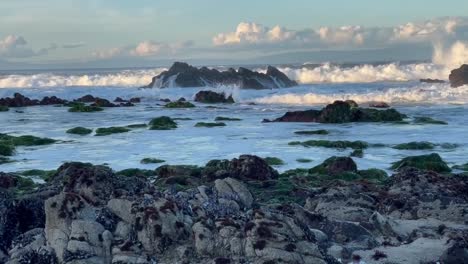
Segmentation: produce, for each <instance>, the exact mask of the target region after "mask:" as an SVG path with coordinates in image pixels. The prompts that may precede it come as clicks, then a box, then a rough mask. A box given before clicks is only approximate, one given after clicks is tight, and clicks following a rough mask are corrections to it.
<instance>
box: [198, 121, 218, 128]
mask: <svg viewBox="0 0 468 264" xmlns="http://www.w3.org/2000/svg"><path fill="white" fill-rule="evenodd" d="M224 126H226V124H225V123H222V122H216V123H208V122H198V123H196V124H195V127H224Z"/></svg>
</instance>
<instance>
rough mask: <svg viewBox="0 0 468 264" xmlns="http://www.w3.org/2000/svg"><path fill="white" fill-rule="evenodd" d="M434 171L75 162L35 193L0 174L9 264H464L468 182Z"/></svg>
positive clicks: (2, 250)
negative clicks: (117, 166)
mask: <svg viewBox="0 0 468 264" xmlns="http://www.w3.org/2000/svg"><path fill="white" fill-rule="evenodd" d="M431 160H433V159H432V157H419V158H418V159H414V160H413V162H408V160H405V161H402V162H401V163H400V164H399V166H398V167H397V168H395V169H396V171H395V174H394V175H393V176H391V177H388V176H387V175H386V173H385V172H383V171H379V170H358V168H357V166H356V164H355V163H354V161H353V160H352V159H351V158H349V157H332V158H330V159H328V160H326V161H325V162H324V163H322V164H321V165H319V166H316V167H314V168H311V169H309V170H303V169H300V170H292V171H287V172H285V173H281V174H280V173H278V172H277V171H276V170H275V169H273V168H272V167H270V166H269V165H268V163H267V162H266V161H265V160H263V159H261V158H259V157H256V156H252V155H242V156H240V157H239V158H236V159H233V160H212V161H210V162H208V163H207V164H206V165H205V166H203V167H197V166H184V165H176V166H171V165H163V166H160V167H158V168H157V169H155V170H154V171H142V170H133V171H120V172H115V171H113V170H111V169H110V168H108V167H106V166H102V165H92V164H88V163H77V162H71V163H65V164H63V165H62V166H61V167H60V168H58V169H57V170H56V171H54V172H50V173H48V175H47V178H46V183H45V184H41V185H37V186H34V187H31V186H29V187H28V188H26V187H25V186H26V184H24V182H22V181H24V179H22V177H21V176H20V175H16V174H11V173H10V174H8V173H1V174H0V188H1V191H0V195H1V199H0V236H1V237H2V240H1V242H0V262H4V263H8V264H13V263H38V264H45V263H116V264H117V263H119V264H120V263H217V264H219V263H221V264H224V263H268V264H269V263H340V261H341V262H342V263H346V262H347V261H349V260H350V258H351V257H352V256H353V255H359V256H361V257H362V258H363V260H365V261H366V263H415V264H416V263H436V262H437V261H439V262H440V263H465V262H466V261H467V260H468V258H467V257H468V254H467V253H468V252H467V244H466V241H467V240H466V239H467V238H468V226H467V225H466V224H467V223H466V221H467V216H466V214H467V210H468V196H467V193H468V178H467V177H466V176H464V175H460V174H450V173H445V174H442V173H437V172H435V171H434V170H433V168H434V167H431V165H430V164H433V163H431V162H430V161H431ZM439 162H441V163H443V160H440V161H439Z"/></svg>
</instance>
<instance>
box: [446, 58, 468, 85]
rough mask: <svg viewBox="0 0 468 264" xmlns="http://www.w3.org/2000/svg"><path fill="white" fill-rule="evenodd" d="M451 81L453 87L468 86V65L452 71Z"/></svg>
mask: <svg viewBox="0 0 468 264" xmlns="http://www.w3.org/2000/svg"><path fill="white" fill-rule="evenodd" d="M449 80H450V85H451V86H452V87H459V86H462V85H465V84H468V64H463V65H462V66H461V67H460V68H458V69H455V70H452V72H451V73H450V75H449Z"/></svg>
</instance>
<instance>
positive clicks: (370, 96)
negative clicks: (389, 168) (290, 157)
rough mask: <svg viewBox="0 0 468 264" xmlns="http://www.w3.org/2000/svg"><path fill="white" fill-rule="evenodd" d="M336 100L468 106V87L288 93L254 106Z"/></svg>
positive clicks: (259, 100)
mask: <svg viewBox="0 0 468 264" xmlns="http://www.w3.org/2000/svg"><path fill="white" fill-rule="evenodd" d="M335 100H354V101H356V102H357V103H359V104H362V103H369V102H382V101H383V102H388V103H392V104H412V103H423V104H465V103H467V102H468V86H466V85H465V86H461V87H458V88H449V87H447V85H444V84H437V85H417V86H413V87H403V88H389V89H386V90H381V91H372V92H367V93H357V92H349V93H332V94H320V93H305V94H298V93H288V94H282V95H273V96H268V97H262V98H258V99H256V100H255V102H257V103H262V104H289V105H315V104H320V105H323V104H329V103H332V102H333V101H335Z"/></svg>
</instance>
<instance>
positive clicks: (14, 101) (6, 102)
mask: <svg viewBox="0 0 468 264" xmlns="http://www.w3.org/2000/svg"><path fill="white" fill-rule="evenodd" d="M65 103H67V101H66V100H63V99H60V98H58V97H56V96H51V97H48V96H46V97H44V98H43V99H41V100H37V99H30V98H28V97H26V96H24V95H22V94H20V93H15V94H14V95H13V98H10V97H6V98H0V105H1V106H6V107H26V106H35V105H58V104H65Z"/></svg>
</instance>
